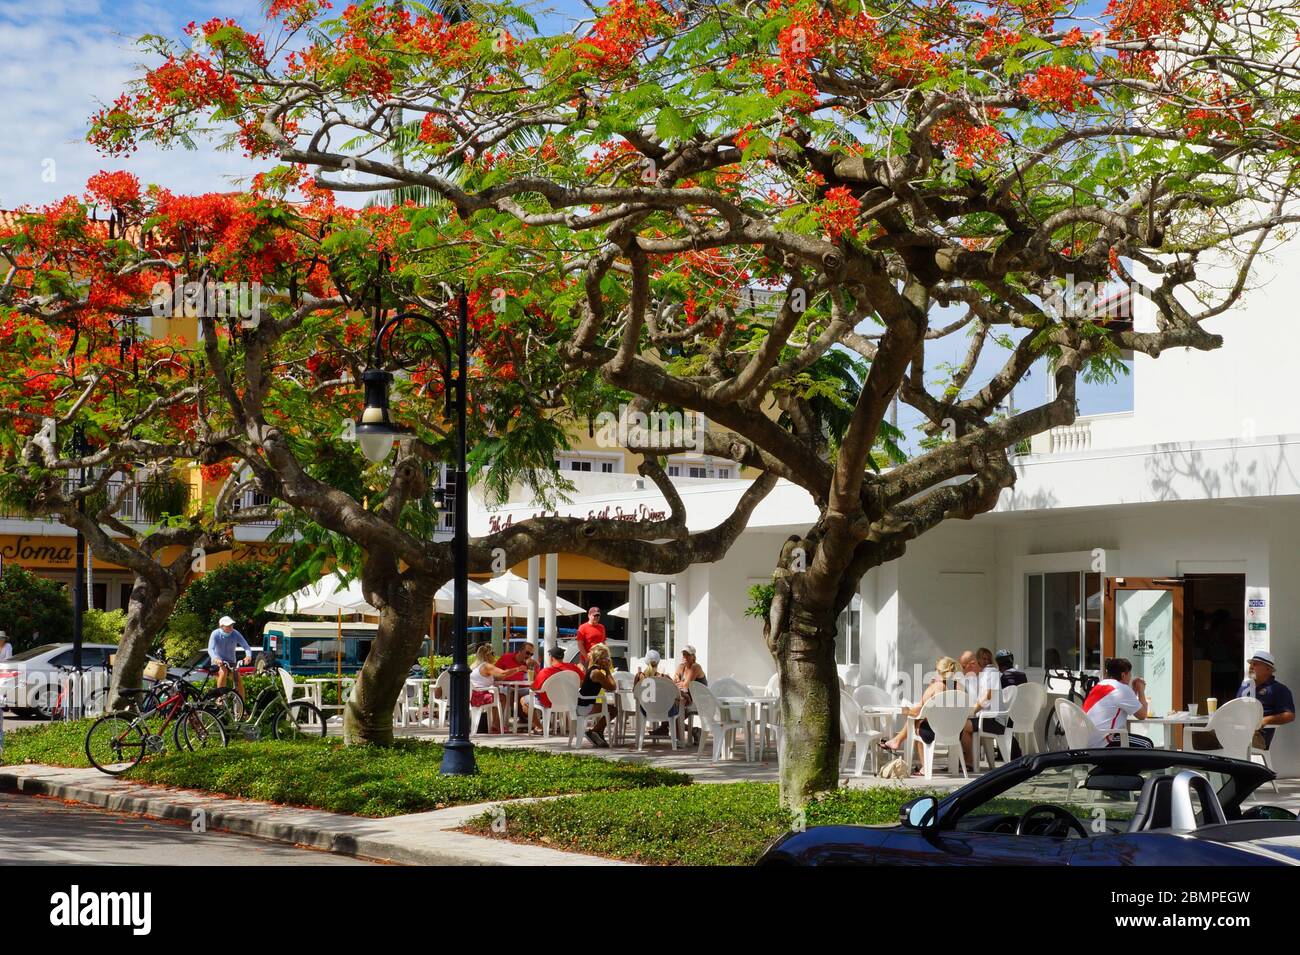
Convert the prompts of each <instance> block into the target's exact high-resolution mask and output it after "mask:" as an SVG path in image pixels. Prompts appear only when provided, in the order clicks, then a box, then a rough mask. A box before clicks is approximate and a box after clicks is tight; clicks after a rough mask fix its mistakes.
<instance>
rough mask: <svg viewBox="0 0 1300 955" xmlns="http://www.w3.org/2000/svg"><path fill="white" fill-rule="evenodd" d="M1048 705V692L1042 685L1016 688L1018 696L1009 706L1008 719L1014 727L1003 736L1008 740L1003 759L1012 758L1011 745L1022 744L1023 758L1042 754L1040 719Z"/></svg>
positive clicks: (1010, 727) (1024, 684) (1009, 728)
mask: <svg viewBox="0 0 1300 955" xmlns="http://www.w3.org/2000/svg"><path fill="white" fill-rule="evenodd" d="M1046 703H1047V690H1046V689H1045V688H1044V687H1043V685H1042V684H1041V683H1022V684H1021V685H1020V686H1018V687H1016V695H1015V696H1014V697H1012V699H1011V703H1010V704H1009V706H1008V712H1007V719H1009V720H1010V721H1011V723H1012V724H1013V725H1011V726H1009V727H1008V728H1007V731H1006V733H1004V734H1003V735H1004V736H1006V737H1007V739H1006V747H1007V749H1006V753H1005V754H1004V755H1003V759H1010V758H1011V744H1012V742H1013V741H1015V742H1018V743H1020V753H1021V755H1022V756H1024V755H1028V754H1030V753H1041V752H1042V751H1043V747H1042V744H1041V743H1040V742H1039V739H1038V718H1039V716H1041V715H1042V712H1043V706H1044V705H1045V704H1046Z"/></svg>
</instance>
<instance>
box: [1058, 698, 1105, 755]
mask: <svg viewBox="0 0 1300 955" xmlns="http://www.w3.org/2000/svg"><path fill="white" fill-rule="evenodd" d="M1053 706H1054V707H1055V710H1056V720H1057V722H1058V723H1060V724H1061V729H1063V730H1065V745H1066V746H1068V747H1069V748H1070V749H1089V748H1091V746H1092V734H1093V732H1094V730H1095V729H1096V727H1094V726H1093V725H1092V720H1090V719H1088V714H1087V713H1085V712H1083V709H1082V708H1081V707H1080V706H1079V705H1078V704H1077V703H1071V702H1070V701H1069V700H1057V701H1056V703H1055V704H1053Z"/></svg>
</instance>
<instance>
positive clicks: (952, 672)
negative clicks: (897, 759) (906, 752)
mask: <svg viewBox="0 0 1300 955" xmlns="http://www.w3.org/2000/svg"><path fill="white" fill-rule="evenodd" d="M934 669H935V674H934V679H933V680H931V681H930V685H929V686H927V687H926V688H925V692H924V693H922V694H921V699H920V700H919V701H917V704H916V705H915V706H911V707H907V706H905V707H903V716H904V717H908V716H920V715H921V710H923V709H925V704H927V703H929V702H930V700H931V699H933V698H934V697H936V696H938V695H939V694H940V693H942V692H943V691H944V690H950V689H952V688H953V687H954V685H955V683H956V679H957V669H958V667H957V661H956V660H954V659H953V658H952V657H940V658H939V659H938V660H936V661H935V664H934ZM907 727H908V721H907V720H906V719H904V721H903V728H902V729H901V730H899V731H898V732H897V733H896V734H895V735H894V737H893V739H890V740H886V741H885V742H883V743H881V744H880V748H881V749H883V750H887V751H888V752H891V753H896V752H898V751H899V750H900V749H902V748H903V743H904V742H905V741H906V740H907ZM916 733H917V736H918V737H919V739H918V740H917V742H916V758H917V759H921V758H923V756H924V751H923V750H922V747H921V744H922V743H923V742H924V743H933V742H934V730H932V729H931V728H930V723H929V721H928V720H922V721H921V722H920V723H919V724H918V725H917V727H916Z"/></svg>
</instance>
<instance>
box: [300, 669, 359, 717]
mask: <svg viewBox="0 0 1300 955" xmlns="http://www.w3.org/2000/svg"><path fill="white" fill-rule="evenodd" d="M303 682H304V683H306V684H308V685H309V686H312V687H313V689H312V692H313V693H315V694H316V708H317V709H319V710H320V711H321V712H322V713H324V712H325V711H326V710H327V709H329V710H338V711H339V713H340V714H341V713H342V712H343V706H344V704H345V703H346V702H347V700H348V697H349V696H351V695H352V686H353V684H355V683H356V682H357V679H356V677H352V676H345V677H342V678H339V677H337V676H313V677H308V678H307V679H306V680H303ZM328 683H334V684H339V701H338V702H337V703H322V702H321V700H322V699H323V698H324V687H325V685H326V684H328ZM333 718H334V717H330V719H333Z"/></svg>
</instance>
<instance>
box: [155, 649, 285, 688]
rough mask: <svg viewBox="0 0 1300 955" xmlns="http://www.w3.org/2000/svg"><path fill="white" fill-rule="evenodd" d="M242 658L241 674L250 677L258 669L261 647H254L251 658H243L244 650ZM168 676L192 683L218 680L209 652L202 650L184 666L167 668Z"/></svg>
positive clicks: (241, 651)
mask: <svg viewBox="0 0 1300 955" xmlns="http://www.w3.org/2000/svg"><path fill="white" fill-rule="evenodd" d="M239 653H240V655H241V657H240V660H239V672H240V673H242V674H243V675H244V676H248V675H249V674H251V673H253V672H254V671H255V669H256V663H257V658H258V656H259V655H260V654H261V653H262V648H261V647H253V655H252V656H251V657H247V656H243V650H240V651H239ZM167 675H168V676H169V677H171V678H172V679H175V680H189V681H190V682H191V683H202V682H203V681H204V680H206V679H208V678H209V677H211V678H214V679H215V678H216V675H217V674H216V671H215V670H214V669H213V668H212V658H211V657H209V656H208V651H207V650H200V651H199V652H198V653H196V654H195V655H194V656H192V657H190V659H189V660H187V661H186V662H185V664H184V665H182V666H172V667H168V668H167Z"/></svg>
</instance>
